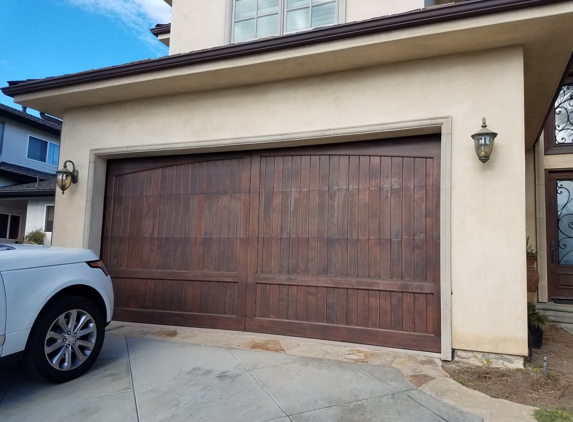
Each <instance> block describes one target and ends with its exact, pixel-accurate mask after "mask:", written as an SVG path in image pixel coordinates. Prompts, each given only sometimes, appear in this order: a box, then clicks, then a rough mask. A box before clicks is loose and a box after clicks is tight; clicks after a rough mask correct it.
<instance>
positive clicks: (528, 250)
mask: <svg viewBox="0 0 573 422" xmlns="http://www.w3.org/2000/svg"><path fill="white" fill-rule="evenodd" d="M525 255H526V256H527V257H528V258H537V252H535V251H534V250H533V246H531V243H529V236H527V239H526V241H525Z"/></svg>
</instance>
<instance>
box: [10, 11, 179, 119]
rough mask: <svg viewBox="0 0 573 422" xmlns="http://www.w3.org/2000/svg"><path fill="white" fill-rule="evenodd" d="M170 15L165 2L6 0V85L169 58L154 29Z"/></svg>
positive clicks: (168, 19)
mask: <svg viewBox="0 0 573 422" xmlns="http://www.w3.org/2000/svg"><path fill="white" fill-rule="evenodd" d="M170 19H171V8H170V7H169V6H168V5H167V4H165V2H164V1H163V0H0V86H1V87H5V86H7V83H6V81H10V80H24V79H33V78H45V77H48V76H58V75H63V74H66V73H75V72H81V71H84V70H90V69H97V68H101V67H106V66H113V65H117V64H122V63H128V62H132V61H136V60H142V59H147V58H155V57H160V56H165V55H167V54H168V49H167V47H165V46H164V45H163V44H162V43H160V42H159V41H158V40H157V39H156V38H155V37H154V36H153V35H152V34H151V33H150V32H149V28H152V27H153V26H155V24H156V23H168V22H170ZM0 103H3V104H6V105H9V106H11V107H15V108H20V106H19V105H17V104H14V102H13V100H12V98H10V97H7V96H5V95H3V94H2V93H1V92H0Z"/></svg>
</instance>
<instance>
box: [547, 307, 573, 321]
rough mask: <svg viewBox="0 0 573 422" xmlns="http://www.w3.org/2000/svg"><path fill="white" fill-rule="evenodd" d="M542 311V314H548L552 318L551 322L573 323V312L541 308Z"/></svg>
mask: <svg viewBox="0 0 573 422" xmlns="http://www.w3.org/2000/svg"><path fill="white" fill-rule="evenodd" d="M540 312H541V313H542V314H545V315H547V316H548V317H549V319H550V320H551V322H563V323H565V324H573V313H569V312H558V311H546V310H540Z"/></svg>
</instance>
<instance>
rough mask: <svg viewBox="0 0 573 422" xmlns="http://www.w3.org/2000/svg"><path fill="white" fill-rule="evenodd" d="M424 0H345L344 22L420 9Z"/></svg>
mask: <svg viewBox="0 0 573 422" xmlns="http://www.w3.org/2000/svg"><path fill="white" fill-rule="evenodd" d="M423 7H424V0H346V22H354V21H361V20H365V19H371V18H373V17H375V16H385V15H394V14H396V13H403V12H407V11H410V10H415V9H422V8H423Z"/></svg>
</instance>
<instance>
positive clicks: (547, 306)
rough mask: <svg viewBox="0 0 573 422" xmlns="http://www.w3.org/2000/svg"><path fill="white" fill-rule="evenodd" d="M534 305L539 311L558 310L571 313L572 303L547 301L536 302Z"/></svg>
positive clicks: (572, 310)
mask: <svg viewBox="0 0 573 422" xmlns="http://www.w3.org/2000/svg"><path fill="white" fill-rule="evenodd" d="M535 306H536V307H537V309H538V310H540V311H541V310H543V311H559V312H566V313H571V314H573V305H562V304H559V303H553V302H547V303H536V304H535Z"/></svg>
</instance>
